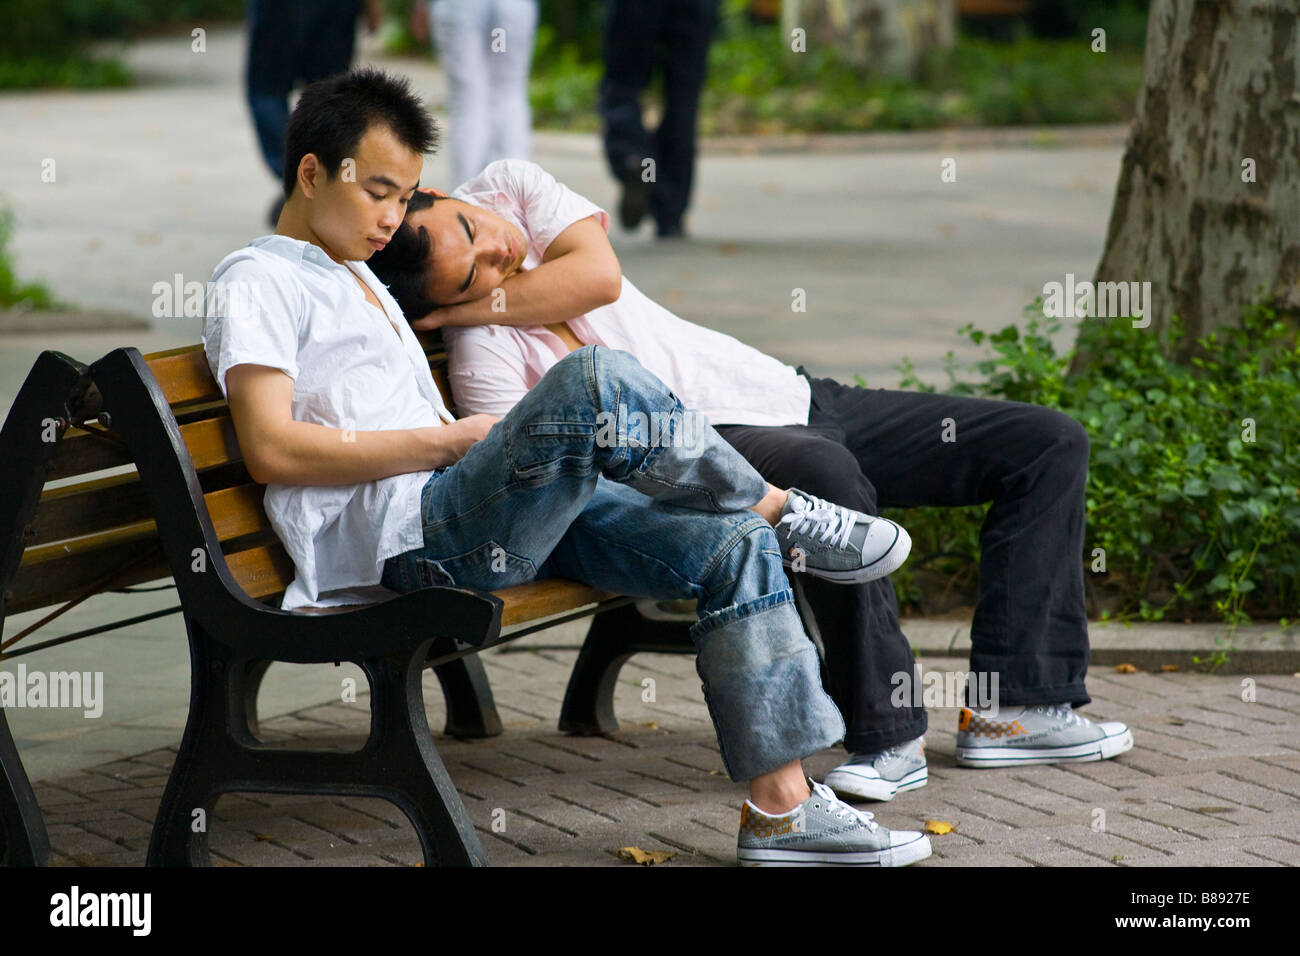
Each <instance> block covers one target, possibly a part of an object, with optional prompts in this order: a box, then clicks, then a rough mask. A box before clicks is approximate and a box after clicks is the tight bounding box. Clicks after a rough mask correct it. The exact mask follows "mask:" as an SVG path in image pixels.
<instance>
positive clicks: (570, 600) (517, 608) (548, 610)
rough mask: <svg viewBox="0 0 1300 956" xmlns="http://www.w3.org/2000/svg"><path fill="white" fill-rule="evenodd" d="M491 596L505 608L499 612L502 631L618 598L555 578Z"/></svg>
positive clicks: (532, 582) (576, 583)
mask: <svg viewBox="0 0 1300 956" xmlns="http://www.w3.org/2000/svg"><path fill="white" fill-rule="evenodd" d="M492 593H493V594H495V595H496V596H497V597H499V598H501V600H503V601H505V607H504V608H502V609H501V626H502V627H508V626H510V625H511V624H521V623H523V622H524V621H532V620H536V619H537V618H539V617H550V616H551V615H552V614H562V613H564V612H565V611H574V610H577V609H578V608H580V607H584V606H586V605H588V604H598V603H600V602H601V601H608V600H609V599H610V598H613V597H618V595H616V594H610V593H609V592H608V591H602V590H600V589H599V588H593V587H591V586H590V585H586V584H579V583H578V582H577V581H570V580H567V579H559V578H554V579H552V578H544V579H542V580H540V581H529V582H528V583H527V584H519V585H516V586H515V587H512V588H503V589H502V590H500V591H493V592H492Z"/></svg>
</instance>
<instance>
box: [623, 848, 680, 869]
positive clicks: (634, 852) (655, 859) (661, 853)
mask: <svg viewBox="0 0 1300 956" xmlns="http://www.w3.org/2000/svg"><path fill="white" fill-rule="evenodd" d="M676 855H677V853H676V851H675V850H643V849H641V848H640V847H639V846H624V847H619V850H618V858H619V859H620V860H628V861H630V862H632V863H640V864H641V865H642V866H650V865H651V864H654V863H667V862H668V861H669V860H671V859H672V858H673V857H675V856H676Z"/></svg>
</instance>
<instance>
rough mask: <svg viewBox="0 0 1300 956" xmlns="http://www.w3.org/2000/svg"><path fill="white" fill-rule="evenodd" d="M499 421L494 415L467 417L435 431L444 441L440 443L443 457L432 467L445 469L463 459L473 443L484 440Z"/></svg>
mask: <svg viewBox="0 0 1300 956" xmlns="http://www.w3.org/2000/svg"><path fill="white" fill-rule="evenodd" d="M499 421H501V419H499V418H497V417H496V416H494V415H469V416H466V417H465V418H458V419H456V421H454V422H452V423H451V424H450V425H443V426H442V427H441V428H439V429H437V431H440V432H442V433H443V434H442V436H441V437H442V438H443V439H445V440H444V441H443V442H442V443H441V444H442V447H443V457H442V458H441V459H440V460H439V461H438V463H437V464H436V465H434V467H435V468H447V467H449V466H450V465H454V464H456V462H458V461H460V460H461V459H462V458H464V457H465V455H466V454H467V453H468V452H469V450H470V447H471V446H473V444H474V443H475V442H479V441H482V440H483V439H484V438H486V437H487V433H488V432H490V431H491V430H492V426H493V425H495V424H496V423H497V422H499Z"/></svg>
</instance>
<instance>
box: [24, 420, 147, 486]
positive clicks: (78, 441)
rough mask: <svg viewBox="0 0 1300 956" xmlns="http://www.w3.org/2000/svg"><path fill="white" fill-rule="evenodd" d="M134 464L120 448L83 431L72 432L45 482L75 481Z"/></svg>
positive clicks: (60, 448)
mask: <svg viewBox="0 0 1300 956" xmlns="http://www.w3.org/2000/svg"><path fill="white" fill-rule="evenodd" d="M130 464H134V462H133V461H132V459H131V455H130V453H129V452H128V451H127V450H126V448H124V447H123V446H121V445H118V444H116V443H113V442H111V441H109V440H107V439H105V438H103V437H101V436H99V435H90V434H87V433H86V432H85V430H83V429H81V428H75V427H74V428H69V429H68V430H67V431H66V432H64V434H63V438H62V439H60V441H59V447H58V448H57V449H55V452H54V462H53V467H52V468H51V469H50V470H49V471H48V472H47V473H46V476H45V480H46V481H54V480H56V479H59V478H75V477H76V476H77V475H86V474H90V473H91V472H95V471H104V470H105V469H108V468H117V467H120V466H121V465H130Z"/></svg>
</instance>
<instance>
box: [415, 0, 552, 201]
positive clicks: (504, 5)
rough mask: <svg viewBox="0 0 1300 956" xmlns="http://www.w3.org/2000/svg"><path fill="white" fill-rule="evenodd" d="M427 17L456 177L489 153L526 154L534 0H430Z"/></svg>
mask: <svg viewBox="0 0 1300 956" xmlns="http://www.w3.org/2000/svg"><path fill="white" fill-rule="evenodd" d="M429 21H430V23H431V24H432V27H433V30H432V32H433V42H434V44H435V45H436V49H437V53H438V59H439V61H440V62H441V64H442V67H443V70H444V71H445V72H446V74H447V81H448V85H449V86H450V92H451V117H450V119H451V123H450V126H451V133H450V136H449V139H450V146H451V167H452V177H453V178H454V180H455V183H456V185H460V184H461V183H463V182H465V181H466V180H467V179H469V178H470V177H471V176H474V175H476V174H477V173H479V172H481V171H482V169H483V167H484V166H486V165H487V164H488V163H490V162H492V161H493V160H497V159H529V158H531V152H532V142H531V131H532V111H531V110H530V109H529V106H528V71H529V69H530V67H531V65H532V58H533V40H534V38H535V37H536V35H537V2H536V0H431V2H430V3H429Z"/></svg>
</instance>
